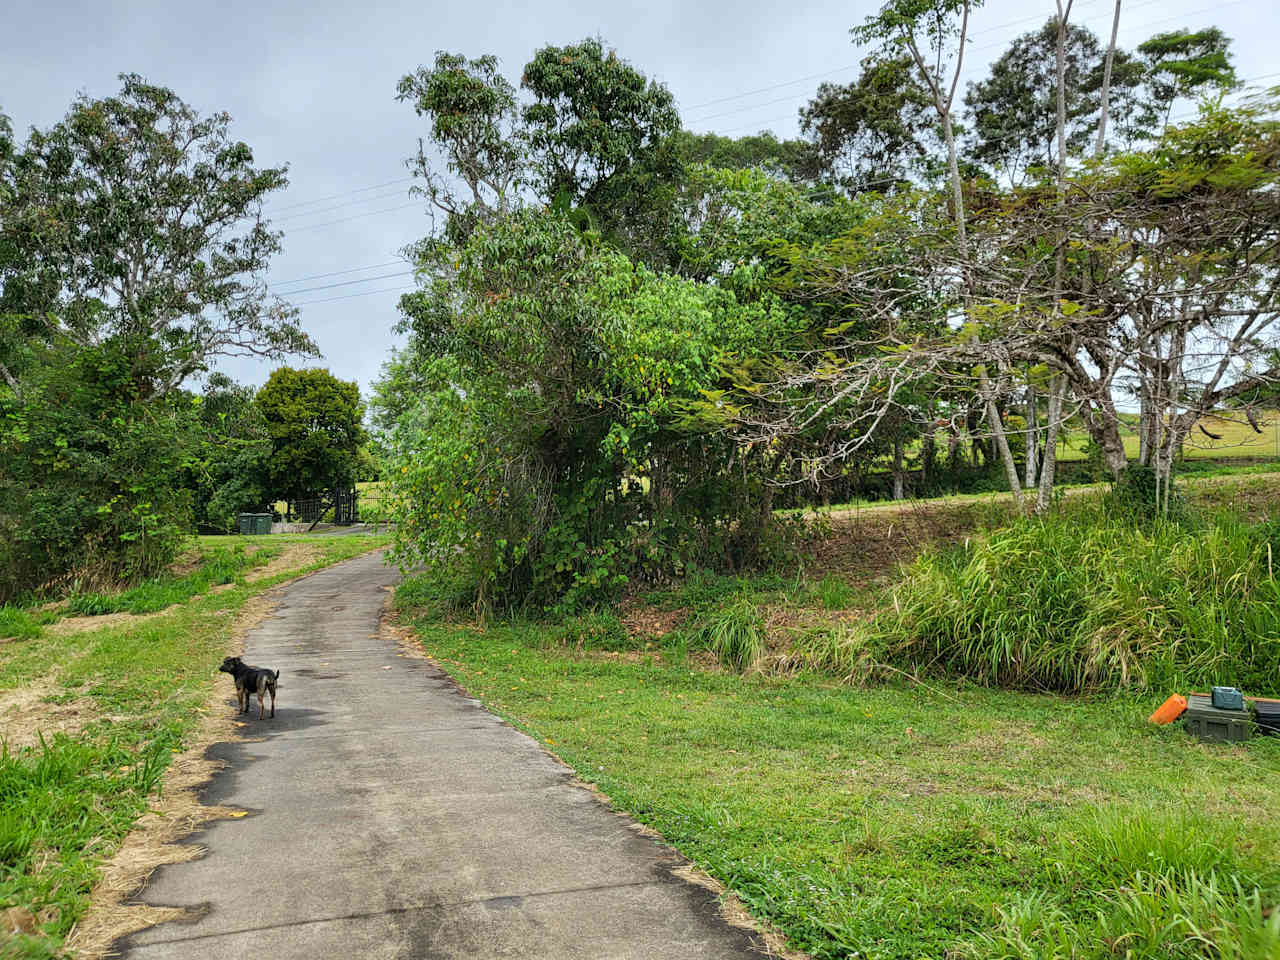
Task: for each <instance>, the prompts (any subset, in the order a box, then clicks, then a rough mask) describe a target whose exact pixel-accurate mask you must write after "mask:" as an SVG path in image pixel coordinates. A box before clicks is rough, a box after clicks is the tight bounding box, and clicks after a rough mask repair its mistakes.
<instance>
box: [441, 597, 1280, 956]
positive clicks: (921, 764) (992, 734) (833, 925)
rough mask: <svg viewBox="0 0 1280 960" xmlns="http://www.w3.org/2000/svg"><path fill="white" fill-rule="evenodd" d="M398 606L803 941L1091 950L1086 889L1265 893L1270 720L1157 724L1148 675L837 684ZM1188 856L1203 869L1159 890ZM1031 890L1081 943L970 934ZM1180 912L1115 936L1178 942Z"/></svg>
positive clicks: (497, 697)
mask: <svg viewBox="0 0 1280 960" xmlns="http://www.w3.org/2000/svg"><path fill="white" fill-rule="evenodd" d="M416 626H417V629H418V631H419V634H420V636H421V638H422V642H423V645H424V648H425V649H426V651H427V652H428V653H430V654H431V655H432V656H434V657H435V658H437V659H438V660H439V661H440V662H441V664H442V665H443V666H444V667H445V668H446V669H447V670H449V671H450V672H451V673H452V674H454V675H455V676H456V677H457V678H458V679H459V680H460V681H461V682H462V683H463V685H464V686H465V687H466V688H467V689H468V690H469V691H470V692H471V693H473V694H475V695H477V696H479V697H481V698H482V699H483V700H484V701H485V703H486V704H487V705H488V706H489V707H490V708H491V709H494V710H495V711H497V712H498V713H499V714H501V715H503V716H504V717H507V718H508V719H510V720H511V721H512V722H514V723H516V724H517V725H518V726H520V727H521V728H523V729H525V730H527V731H528V732H529V733H531V734H532V735H533V736H535V737H537V738H538V739H540V740H542V741H543V742H544V743H546V744H547V745H548V747H549V749H551V750H553V751H554V752H555V753H557V754H558V755H559V756H561V757H562V758H564V759H565V760H566V762H568V763H569V764H570V765H571V766H572V767H573V768H574V769H575V770H576V771H577V772H578V774H579V775H580V776H581V777H583V778H584V779H586V780H589V781H591V782H594V783H596V784H598V785H599V786H600V788H601V789H602V790H603V791H604V792H605V793H606V794H607V795H608V796H609V797H610V798H611V799H612V800H613V801H614V803H615V804H617V805H618V807H619V808H621V809H623V810H625V811H626V812H627V813H629V814H630V815H632V816H633V817H635V818H636V819H638V820H640V821H641V822H643V823H646V824H648V825H650V826H652V827H654V828H655V829H657V830H658V831H659V832H661V833H662V834H663V835H664V836H665V837H666V838H667V840H668V841H670V842H671V843H673V844H674V845H675V846H676V847H678V848H679V849H680V850H681V851H682V852H683V853H685V854H686V855H687V856H689V857H690V858H691V859H693V860H694V861H695V862H696V863H698V864H699V865H700V866H702V867H703V868H705V869H707V870H708V871H709V872H710V873H711V874H713V875H714V876H716V877H717V878H719V879H720V880H721V881H723V882H724V883H726V884H727V885H728V886H729V887H730V888H732V889H733V890H734V891H735V892H736V893H737V894H738V895H739V896H740V897H742V898H743V900H744V901H745V902H746V903H747V904H748V906H749V907H750V908H751V909H752V911H753V912H754V913H755V914H756V916H758V917H762V918H765V919H768V920H769V921H771V922H772V923H773V924H775V925H776V926H777V927H778V928H779V929H781V930H782V931H783V932H784V933H785V934H786V935H787V936H788V938H789V939H790V941H791V943H792V944H793V945H794V946H795V947H797V948H800V949H804V950H808V951H810V952H811V953H812V954H813V955H814V956H815V957H819V958H836V957H841V958H843V957H854V956H857V957H864V958H877V960H888V958H917V957H944V956H948V955H949V954H948V951H950V950H957V951H961V952H959V953H957V954H956V956H972V957H999V956H1027V957H1031V956H1045V957H1049V956H1054V957H1058V956H1061V957H1066V956H1081V957H1084V956H1093V955H1094V953H1093V952H1091V951H1093V950H1094V949H1095V948H1094V946H1092V945H1091V944H1089V943H1088V942H1087V938H1088V937H1089V936H1091V935H1092V934H1093V933H1094V932H1095V927H1096V924H1095V910H1096V908H1097V907H1098V905H1099V904H1101V903H1107V904H1112V906H1109V907H1108V909H1107V920H1106V922H1107V923H1108V924H1111V925H1113V926H1114V925H1115V924H1116V923H1122V921H1121V920H1117V919H1115V918H1116V917H1121V916H1123V915H1124V914H1123V911H1125V910H1138V909H1141V911H1144V912H1142V914H1141V918H1140V919H1141V920H1142V922H1143V923H1147V924H1148V926H1150V924H1152V923H1154V924H1156V927H1157V928H1158V929H1163V928H1164V925H1166V922H1168V923H1171V922H1172V920H1173V917H1174V915H1175V914H1176V913H1177V912H1178V910H1179V909H1180V908H1181V907H1183V906H1186V902H1185V899H1186V898H1190V897H1194V896H1202V895H1203V894H1204V888H1203V885H1204V884H1215V885H1216V886H1215V887H1214V889H1215V890H1216V891H1217V895H1219V896H1221V897H1225V900H1224V904H1225V905H1226V906H1229V907H1230V908H1231V909H1232V910H1237V912H1239V913H1241V915H1242V916H1244V915H1249V914H1248V910H1249V909H1252V907H1250V906H1249V904H1250V903H1253V904H1254V906H1257V902H1261V903H1262V904H1265V905H1267V906H1270V905H1273V904H1275V903H1276V902H1277V900H1278V899H1280V818H1277V817H1275V816H1274V811H1275V809H1276V808H1277V804H1280V738H1265V739H1258V740H1254V741H1251V742H1250V743H1249V744H1247V745H1245V746H1217V745H1206V744H1201V743H1199V742H1197V741H1194V740H1192V739H1191V738H1189V737H1188V736H1187V735H1186V734H1185V733H1184V732H1182V731H1181V730H1180V729H1176V728H1155V727H1151V726H1150V725H1148V724H1147V723H1146V722H1145V717H1146V715H1147V714H1148V713H1150V711H1151V710H1152V709H1153V707H1154V706H1155V704H1156V703H1157V702H1158V700H1159V699H1161V698H1160V697H1157V696H1152V697H1147V698H1137V699H1133V698H1116V697H1107V698H1073V697H1058V696H1050V695H1040V694H1028V693H1016V692H1008V691H1000V690H990V689H985V688H978V687H973V686H966V685H959V686H957V685H955V684H940V685H939V684H935V685H932V686H930V687H928V688H925V687H917V686H904V685H897V684H885V685H879V686H874V687H870V688H865V689H855V688H850V687H848V686H842V685H839V684H837V683H834V682H832V681H831V680H829V679H827V678H824V677H821V676H818V675H815V674H812V673H801V674H798V675H796V676H793V677H789V678H779V677H766V676H761V675H759V674H754V675H747V676H745V677H744V676H739V675H737V674H734V673H729V672H718V671H707V670H703V669H695V668H692V667H691V666H690V664H689V663H688V662H685V661H681V660H678V659H677V660H675V661H674V662H673V661H672V659H671V658H670V657H669V656H667V655H665V652H664V653H655V654H640V655H638V656H637V657H633V658H631V659H630V660H627V659H619V658H607V657H603V656H599V655H593V654H591V653H589V652H575V651H572V650H566V649H565V648H563V647H559V646H557V645H555V644H553V643H550V642H548V639H547V633H548V632H549V631H553V630H554V627H553V626H550V625H547V626H538V625H531V624H495V625H492V626H491V627H489V628H488V629H484V630H481V629H478V628H472V627H466V626H458V625H450V624H445V623H441V622H438V621H433V620H431V619H425V620H419V621H416ZM1192 870H1194V871H1195V877H1196V881H1195V882H1196V883H1198V884H1201V886H1198V887H1194V888H1193V887H1191V886H1189V885H1188V884H1189V883H1190V881H1187V883H1186V884H1184V885H1183V886H1181V887H1177V890H1178V891H1181V892H1180V893H1179V896H1182V895H1183V894H1184V893H1185V897H1184V898H1183V899H1182V900H1179V899H1178V897H1174V896H1172V895H1169V896H1166V895H1165V894H1167V893H1169V890H1168V889H1166V887H1167V885H1168V884H1172V883H1179V882H1181V881H1177V880H1176V878H1174V879H1172V880H1171V879H1169V878H1170V877H1171V876H1173V875H1174V874H1175V873H1177V872H1178V871H1182V872H1183V873H1186V872H1188V871H1192ZM1139 874H1141V875H1142V877H1143V878H1145V879H1143V880H1142V883H1141V884H1138V877H1139ZM1135 884H1138V885H1137V886H1135ZM1161 884H1165V885H1166V887H1162V886H1161ZM1236 884H1239V886H1240V893H1239V895H1237V894H1236V892H1235V889H1236V888H1235V885H1236ZM1254 890H1258V891H1260V893H1259V894H1257V897H1258V898H1260V899H1259V901H1257V902H1254V901H1250V900H1249V898H1250V897H1253V896H1255V895H1254V893H1253V891H1254ZM1162 891H1164V892H1163V893H1162ZM1187 891H1190V892H1187ZM1031 896H1035V897H1037V898H1038V899H1037V900H1036V901H1035V902H1036V903H1037V904H1040V905H1041V908H1042V913H1043V916H1046V917H1047V916H1049V915H1050V914H1051V913H1052V916H1053V917H1055V918H1058V920H1055V923H1056V924H1057V926H1056V927H1055V929H1056V930H1057V931H1058V933H1061V934H1062V935H1063V936H1066V937H1067V938H1068V939H1069V941H1070V942H1072V943H1074V945H1075V947H1076V948H1078V950H1079V952H1078V953H1077V954H1070V953H1066V954H1064V953H1053V952H1043V953H1035V952H1025V951H1024V952H1022V953H1017V952H1012V953H1011V952H1008V951H1007V950H1005V948H1004V947H1003V946H1002V945H1001V944H1003V943H1004V941H1003V940H1001V941H999V942H996V941H995V940H989V939H988V940H984V934H989V935H990V936H993V937H996V936H999V937H1003V936H1005V935H1006V934H1007V935H1008V936H1009V937H1012V936H1013V933H1014V932H1016V931H1015V927H1016V924H1017V922H1019V921H1018V918H1020V917H1022V916H1023V915H1024V914H1022V913H1018V911H1020V910H1024V908H1025V907H1026V904H1027V902H1028V901H1027V898H1028V897H1031ZM1205 896H1207V895H1205ZM1129 897H1137V898H1139V899H1142V898H1146V899H1145V900H1143V904H1145V905H1142V906H1141V907H1140V908H1139V907H1135V906H1134V904H1133V903H1131V902H1130V901H1129V900H1128V899H1126V898H1129ZM1202 899H1204V896H1202ZM1242 904H1243V905H1244V906H1241V905H1242ZM1054 911H1056V913H1054ZM1059 914H1060V917H1059ZM1201 915H1202V914H1201ZM1250 916H1253V917H1254V918H1255V919H1256V921H1257V923H1256V926H1258V927H1259V928H1261V923H1262V921H1261V918H1260V915H1259V914H1252V915H1250ZM1006 918H1008V919H1006ZM1059 921H1060V922H1059ZM1134 922H1135V923H1136V922H1138V921H1137V920H1135V921H1134ZM1071 925H1074V927H1071ZM1108 929H1111V928H1110V927H1108ZM1180 929H1181V928H1178V929H1175V930H1173V932H1171V933H1170V934H1169V936H1168V937H1167V938H1166V939H1165V940H1164V941H1163V942H1161V941H1159V940H1157V942H1159V943H1160V946H1152V945H1150V944H1147V945H1144V946H1141V947H1140V949H1137V950H1135V952H1134V953H1132V954H1131V957H1133V958H1135V960H1136V958H1140V957H1150V958H1157V957H1166V956H1179V955H1182V954H1179V953H1177V952H1176V951H1175V948H1174V947H1173V946H1171V944H1173V942H1174V940H1176V939H1177V938H1178V937H1180V936H1181V933H1179V932H1178V930H1180ZM1073 930H1074V932H1072V931H1073ZM1063 931H1065V932H1063ZM1054 935H1057V934H1054ZM1259 936H1261V934H1259ZM1171 938H1172V939H1171ZM1006 939H1007V938H1006ZM1222 942H1223V943H1226V942H1227V941H1226V935H1225V934H1223V935H1222ZM1258 942H1263V941H1261V940H1259V941H1258ZM1194 955H1197V956H1199V955H1201V954H1194ZM1203 955H1204V956H1211V955H1213V954H1210V953H1205V954H1203ZM1254 956H1259V957H1270V956H1271V954H1266V953H1259V954H1254Z"/></svg>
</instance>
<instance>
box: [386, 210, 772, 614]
mask: <svg viewBox="0 0 1280 960" xmlns="http://www.w3.org/2000/svg"><path fill="white" fill-rule="evenodd" d="M406 306H407V307H408V309H410V310H411V311H414V312H412V313H411V316H410V324H411V326H412V329H413V332H414V334H415V340H416V344H415V348H416V349H417V350H418V351H420V355H421V358H422V359H421V360H420V361H419V362H417V363H416V364H415V374H414V382H415V383H416V385H417V388H418V389H419V391H420V394H419V398H418V400H417V401H416V403H414V404H404V405H403V410H404V411H405V412H403V413H402V414H400V416H399V423H398V425H397V428H396V431H395V433H394V435H393V436H392V438H391V440H390V443H389V447H390V454H389V458H390V464H389V468H390V477H391V481H390V482H391V483H392V485H393V490H394V499H395V500H396V502H397V504H398V507H397V510H398V513H397V514H396V519H397V521H398V529H397V541H398V551H399V556H400V557H401V559H402V561H404V562H405V563H407V564H408V563H418V562H425V563H428V564H431V565H432V566H433V569H453V570H461V571H463V572H464V575H465V577H466V578H467V579H468V580H469V581H470V582H472V583H473V584H474V585H475V593H476V599H477V602H478V603H479V605H480V606H481V607H488V606H490V605H492V604H493V603H495V602H497V603H499V604H503V605H510V604H513V603H515V604H520V603H525V602H531V603H533V604H534V605H535V606H545V605H550V604H560V605H562V606H563V607H565V608H573V607H578V606H582V605H588V606H589V605H591V604H592V603H594V602H595V601H596V600H597V599H599V598H602V597H607V596H609V595H611V594H613V593H615V592H616V591H617V590H618V589H619V588H620V587H621V586H622V585H623V584H624V583H625V582H627V580H628V578H629V577H631V576H632V575H635V574H637V573H640V574H642V575H650V576H651V575H661V574H662V573H663V572H674V571H679V570H682V569H684V568H685V567H687V566H689V565H691V564H701V563H718V564H724V563H729V564H735V565H750V564H754V563H756V562H759V561H760V560H761V559H762V555H761V550H762V547H763V546H764V544H765V541H764V540H763V539H762V533H763V528H764V527H766V526H770V525H771V522H772V521H771V518H770V517H769V515H768V513H767V512H766V511H765V510H764V509H763V504H764V503H765V501H766V498H767V496H768V493H767V491H766V489H765V487H764V485H763V484H762V482H761V481H760V479H759V475H758V474H753V473H751V472H747V473H745V474H739V473H737V471H731V470H730V469H729V465H730V463H731V462H732V461H733V460H734V459H735V458H738V459H739V461H740V462H741V461H742V460H743V459H744V458H745V460H746V462H749V463H754V462H763V461H764V458H765V455H766V453H767V451H766V450H759V451H749V450H741V449H739V448H738V447H737V446H736V445H735V444H734V443H733V442H732V439H731V438H729V437H726V436H724V435H723V434H721V433H719V426H720V424H719V423H713V424H711V427H710V428H708V425H707V423H706V422H705V419H704V415H705V408H706V406H707V400H706V398H707V396H708V393H709V392H710V391H714V390H715V389H717V388H719V389H721V390H723V388H724V387H726V386H728V385H730V384H731V382H732V381H731V380H730V377H731V368H741V367H743V366H744V365H747V364H749V363H751V362H753V361H755V360H756V358H758V357H760V356H761V355H762V354H765V355H767V354H768V352H770V351H772V350H773V349H775V348H776V346H777V345H778V344H779V343H782V342H785V341H786V339H787V338H788V337H789V336H791V335H792V334H793V331H794V328H795V316H794V314H793V313H792V312H791V311H789V310H787V309H786V308H785V306H784V305H783V304H782V303H781V302H780V301H779V300H778V299H777V298H776V297H774V296H772V295H771V294H769V293H768V292H767V291H764V290H762V289H761V288H760V284H759V282H758V278H757V277H756V276H755V275H754V274H753V272H752V271H750V270H749V269H747V268H743V269H742V270H741V271H740V273H739V274H738V275H737V276H736V278H735V283H734V287H733V289H726V288H724V287H716V286H707V285H703V284H698V283H694V282H692V281H689V280H685V279H682V278H679V277H676V276H672V275H660V274H655V273H653V272H652V271H650V270H649V269H647V268H645V267H643V266H639V265H636V264H634V263H632V262H631V261H630V260H628V259H627V258H626V257H624V256H622V255H621V254H618V253H614V252H611V251H609V250H608V249H606V248H604V247H603V246H602V245H601V244H600V242H599V240H598V238H597V237H595V236H594V235H593V234H590V233H588V234H585V235H584V234H582V233H580V232H579V231H578V229H577V228H576V227H574V225H573V224H571V223H570V222H569V221H568V219H567V218H566V217H565V216H563V215H560V214H557V213H556V212H555V211H545V212H536V211H523V212H519V213H516V214H513V215H511V216H510V217H504V218H499V219H496V220H494V221H493V222H492V223H488V224H484V225H482V226H480V227H479V228H477V230H476V231H475V232H474V233H473V234H472V236H471V238H470V240H469V242H468V243H467V244H466V245H465V246H464V247H462V248H461V249H459V250H458V251H457V259H456V260H455V262H454V263H453V264H452V265H451V269H449V270H448V271H442V272H441V273H440V274H438V275H437V278H436V280H435V282H434V285H433V287H432V289H431V290H430V291H427V292H425V293H424V295H423V297H422V298H421V299H420V300H419V301H417V302H416V303H415V304H413V305H408V304H406ZM417 307H421V308H422V309H421V312H416V308H417ZM433 351H435V356H434V358H432V352H433ZM712 430H715V431H716V432H712Z"/></svg>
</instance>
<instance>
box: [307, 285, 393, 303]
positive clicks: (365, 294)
mask: <svg viewBox="0 0 1280 960" xmlns="http://www.w3.org/2000/svg"><path fill="white" fill-rule="evenodd" d="M413 289H414V288H413V287H387V288H386V289H385V290H366V291H364V292H363V293H347V294H343V295H342V296H340V297H324V298H322V299H320V300H304V301H302V303H295V304H293V306H295V307H309V306H311V305H312V304H316V303H333V302H334V301H335V300H351V299H354V298H355V297H372V296H375V295H376V294H379V293H410V292H411V291H412V290H413Z"/></svg>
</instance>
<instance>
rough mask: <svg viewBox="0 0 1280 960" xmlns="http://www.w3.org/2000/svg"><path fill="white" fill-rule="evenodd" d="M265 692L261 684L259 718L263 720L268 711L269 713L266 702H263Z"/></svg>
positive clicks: (259, 689)
mask: <svg viewBox="0 0 1280 960" xmlns="http://www.w3.org/2000/svg"><path fill="white" fill-rule="evenodd" d="M263 692H264V691H263V689H262V684H259V685H258V719H259V720H261V719H262V718H263V717H264V716H266V713H267V707H266V704H265V703H263V700H262V694H263Z"/></svg>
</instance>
